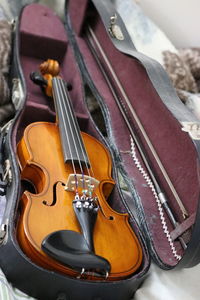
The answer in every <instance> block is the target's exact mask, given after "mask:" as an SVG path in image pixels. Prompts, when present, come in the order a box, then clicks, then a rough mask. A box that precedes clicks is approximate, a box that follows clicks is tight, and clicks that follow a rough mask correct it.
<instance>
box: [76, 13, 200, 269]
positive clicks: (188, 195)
mask: <svg viewBox="0 0 200 300" xmlns="http://www.w3.org/2000/svg"><path fill="white" fill-rule="evenodd" d="M73 13H74V12H73ZM97 20H98V17H97V16H96V28H95V29H94V30H95V33H96V35H97V37H98V39H99V41H100V43H101V46H102V47H103V49H104V51H106V55H107V56H108V59H109V61H110V62H111V63H112V66H113V68H114V70H115V72H116V74H118V78H119V80H120V82H121V84H122V86H123V87H124V90H125V91H126V93H127V96H128V97H129V99H130V101H131V103H132V105H133V107H134V109H135V111H136V113H137V115H138V117H139V119H140V120H141V122H142V124H143V126H144V128H145V130H146V132H147V135H148V137H149V138H150V140H151V142H152V144H153V146H154V148H155V149H156V152H157V153H158V155H159V157H160V159H161V161H162V163H163V166H164V167H165V169H166V171H167V173H168V175H169V177H170V179H171V181H172V182H173V184H174V187H175V189H176V190H177V193H178V195H179V197H180V198H181V200H182V202H183V203H184V205H185V207H186V209H187V210H188V213H189V215H191V214H193V213H195V212H196V209H197V205H198V200H199V178H198V168H199V162H198V160H197V153H196V149H195V147H194V144H193V143H192V141H191V139H190V138H189V136H188V134H187V133H185V132H183V131H182V130H181V125H180V123H179V122H178V121H177V120H176V119H175V118H174V117H173V115H172V114H171V112H170V111H169V110H168V109H167V108H166V107H165V105H164V104H163V103H162V101H161V99H160V98H159V96H158V94H157V93H156V91H155V90H154V88H153V86H152V84H151V82H150V80H149V79H148V76H147V74H146V71H145V70H144V68H143V67H142V66H141V64H140V63H138V62H137V61H136V60H134V59H132V58H130V57H128V56H126V55H124V54H122V53H119V52H118V50H116V49H115V48H114V47H113V45H112V43H111V41H110V39H109V38H108V35H107V33H106V32H105V29H104V26H103V25H102V23H101V21H99V20H98V21H97ZM74 22H75V21H74ZM78 32H81V30H79V31H78ZM77 42H78V44H79V47H80V49H81V52H82V54H83V57H84V60H85V63H86V65H87V68H88V70H89V72H90V75H91V78H92V79H93V81H94V82H95V85H96V87H97V89H98V91H100V94H101V95H102V98H103V99H104V102H105V105H106V106H107V108H108V110H109V117H110V120H109V121H110V125H111V128H112V140H113V141H114V142H115V144H116V146H117V147H118V149H119V151H120V152H121V157H122V159H123V163H124V167H125V169H126V172H127V174H128V176H129V177H130V178H132V180H133V183H134V186H135V187H136V190H137V193H138V195H139V197H140V199H141V202H142V205H143V207H144V210H145V215H146V220H147V224H148V228H149V231H150V236H151V237H152V243H153V244H154V247H155V249H156V252H157V253H158V255H159V257H160V259H161V260H162V261H163V262H164V263H166V264H168V265H172V266H173V265H175V264H176V263H177V260H176V259H175V258H174V256H173V254H172V251H171V249H170V246H169V243H168V241H167V239H166V236H165V234H164V232H163V229H162V225H161V222H160V217H159V214H158V208H157V204H156V202H155V199H154V197H153V196H152V192H151V190H150V189H149V187H148V186H147V183H146V182H145V180H144V178H143V176H142V175H141V173H140V172H139V171H138V169H137V168H136V166H135V165H134V162H133V160H132V158H131V156H130V153H127V151H130V138H129V132H128V130H127V128H126V125H125V123H124V121H123V118H122V116H121V113H120V111H119V110H118V108H117V106H116V105H115V101H114V99H113V96H112V95H111V93H110V90H109V88H108V86H107V85H106V83H105V80H104V78H103V77H102V74H101V72H100V71H98V66H97V64H96V63H95V61H94V59H93V57H92V55H91V53H90V50H89V49H88V47H87V45H86V43H85V41H84V37H81V36H79V37H77ZM122 98H123V97H122ZM180 105H181V104H180ZM132 122H133V124H134V126H135V130H136V131H137V133H138V134H139V135H140V137H141V139H142V140H143V143H144V139H143V137H142V135H141V133H140V130H139V129H138V128H137V125H136V124H135V122H134V120H133V119H132ZM144 147H145V148H146V151H147V152H148V156H149V158H150V159H151V161H152V164H153V168H154V171H155V173H156V175H157V177H158V179H159V183H160V184H161V186H162V188H163V190H164V191H165V193H166V195H167V197H168V200H169V203H170V206H171V208H172V209H173V211H175V212H176V217H177V218H178V220H179V221H180V222H181V220H183V219H182V214H181V211H180V209H179V207H178V205H177V203H176V201H175V200H174V196H173V194H172V192H171V190H170V189H169V187H168V184H167V182H166V181H165V179H164V177H163V175H162V173H161V172H160V170H159V167H158V165H157V163H156V162H155V160H154V158H153V157H152V155H151V153H150V151H149V148H148V147H147V145H146V144H145V143H144ZM137 156H138V157H139V154H137ZM140 161H141V158H140ZM166 220H167V218H166ZM167 222H168V220H167ZM168 227H169V229H170V230H171V231H172V230H173V228H172V226H171V224H170V223H169V222H168ZM175 245H176V247H177V252H178V253H180V254H181V253H182V252H183V251H182V249H181V247H180V245H179V243H178V242H175Z"/></svg>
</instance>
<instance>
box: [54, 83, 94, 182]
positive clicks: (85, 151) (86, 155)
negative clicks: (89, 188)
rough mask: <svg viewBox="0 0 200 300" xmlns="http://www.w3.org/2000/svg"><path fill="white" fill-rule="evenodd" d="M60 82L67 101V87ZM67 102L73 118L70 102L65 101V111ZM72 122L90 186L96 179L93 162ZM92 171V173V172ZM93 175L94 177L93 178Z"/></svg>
mask: <svg viewBox="0 0 200 300" xmlns="http://www.w3.org/2000/svg"><path fill="white" fill-rule="evenodd" d="M59 81H60V82H61V83H62V91H63V94H64V95H65V98H66V99H67V92H66V87H65V85H64V83H63V80H62V79H59ZM66 102H67V106H68V109H69V112H70V114H71V116H73V112H72V108H71V106H70V103H68V101H63V104H64V106H65V109H66ZM72 122H73V125H74V128H75V131H76V135H77V138H78V142H79V146H80V149H81V152H82V155H83V157H84V160H85V165H86V169H87V172H88V175H89V177H90V184H91V180H92V179H91V177H92V176H93V177H94V171H93V168H92V164H91V161H90V159H89V156H88V154H87V150H86V148H85V149H84V148H83V145H84V140H83V139H82V138H81V136H80V134H79V132H78V130H77V126H76V124H75V120H74V118H73V117H72ZM87 160H88V162H89V165H90V169H89V168H88V164H87ZM90 170H91V171H90ZM91 174H92V176H91Z"/></svg>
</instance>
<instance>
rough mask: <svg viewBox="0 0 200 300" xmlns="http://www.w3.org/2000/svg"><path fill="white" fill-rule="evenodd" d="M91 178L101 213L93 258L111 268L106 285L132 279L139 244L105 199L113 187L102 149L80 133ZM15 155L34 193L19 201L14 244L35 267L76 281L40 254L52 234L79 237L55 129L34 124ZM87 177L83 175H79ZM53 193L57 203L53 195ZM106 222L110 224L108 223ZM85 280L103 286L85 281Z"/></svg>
mask: <svg viewBox="0 0 200 300" xmlns="http://www.w3.org/2000/svg"><path fill="white" fill-rule="evenodd" d="M81 136H82V139H83V142H84V145H85V148H86V151H87V155H88V157H89V160H90V164H91V169H92V170H93V176H94V177H95V179H97V180H98V181H99V182H100V184H99V186H98V187H97V188H96V190H95V194H96V196H97V197H98V201H99V205H100V209H99V211H98V216H97V220H96V223H95V228H94V234H93V240H94V250H95V254H97V255H100V256H102V257H104V258H106V259H107V260H108V261H109V263H110V265H111V272H110V274H109V277H108V280H118V279H121V278H125V277H128V276H130V275H131V274H133V273H134V272H135V271H137V269H138V268H139V266H140V264H141V262H142V249H141V246H140V243H139V241H138V239H137V237H136V235H135V233H134V232H133V230H132V228H131V227H130V224H129V222H128V215H127V214H120V213H117V212H116V211H114V210H113V209H112V208H111V207H110V206H109V204H108V202H107V198H108V196H109V194H110V193H111V191H112V189H113V186H114V184H115V183H114V181H113V179H112V178H111V168H112V164H111V158H110V155H109V153H108V151H107V149H106V148H105V147H104V146H103V145H102V144H101V143H100V142H99V141H97V140H96V139H94V138H93V137H92V136H89V135H87V134H86V133H81ZM17 153H18V158H19V163H20V167H21V176H22V179H24V180H28V181H31V182H32V183H33V185H34V187H35V191H36V193H35V194H33V193H30V192H29V191H25V192H24V193H23V196H22V199H21V215H20V218H19V221H18V226H17V238H18V241H19V244H20V246H21V248H22V249H23V251H24V252H25V253H26V255H27V256H28V257H29V258H30V259H31V260H32V261H33V262H35V263H36V264H38V265H40V266H42V267H44V268H46V269H50V270H54V271H57V272H61V273H64V274H67V275H69V276H74V277H76V276H77V275H78V274H77V272H76V271H74V270H72V269H70V268H68V267H66V266H64V265H62V264H61V263H59V262H57V261H56V260H54V259H52V258H51V257H49V256H47V255H46V254H45V253H44V252H43V251H42V249H41V243H42V241H43V239H44V238H45V237H46V236H47V235H48V234H50V233H52V232H54V231H57V230H63V229H66V230H74V231H76V232H81V231H80V226H79V224H78V221H77V218H76V215H75V213H74V210H73V206H72V201H73V200H74V196H75V195H74V192H69V191H66V190H65V189H64V184H65V183H66V181H67V178H68V176H69V174H71V173H73V168H72V164H71V163H64V161H63V154H62V146H61V142H60V136H59V129H58V125H57V124H56V123H55V124H54V123H46V122H37V123H32V124H30V125H29V126H28V127H27V128H26V129H25V131H24V135H23V138H22V139H21V141H20V142H19V144H18V147H17ZM84 172H85V174H86V175H88V173H87V171H86V170H84ZM55 187H56V199H54V198H53V194H55V193H53V189H54V190H55ZM110 217H111V218H110ZM87 279H89V280H90V279H92V280H94V279H95V280H102V279H103V278H101V277H95V276H90V277H88V278H87Z"/></svg>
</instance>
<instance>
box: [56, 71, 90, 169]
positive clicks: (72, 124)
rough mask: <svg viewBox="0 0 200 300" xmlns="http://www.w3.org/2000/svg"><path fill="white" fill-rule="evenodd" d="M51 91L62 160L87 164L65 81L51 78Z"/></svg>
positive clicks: (87, 160)
mask: <svg viewBox="0 0 200 300" xmlns="http://www.w3.org/2000/svg"><path fill="white" fill-rule="evenodd" d="M52 91H53V98H54V102H55V108H56V115H57V119H58V125H59V132H60V138H61V143H62V149H63V158H64V162H65V163H67V162H71V161H73V162H74V163H75V164H76V163H79V164H80V163H81V164H83V165H87V166H89V159H88V156H87V153H86V149H85V146H84V143H83V140H82V137H81V132H80V128H79V125H78V122H77V119H76V117H75V114H74V111H73V108H72V103H71V99H70V96H69V93H68V91H67V87H66V83H65V81H64V80H62V79H61V78H57V77H54V78H53V79H52Z"/></svg>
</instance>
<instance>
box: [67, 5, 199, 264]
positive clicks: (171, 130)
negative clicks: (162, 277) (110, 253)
mask: <svg viewBox="0 0 200 300" xmlns="http://www.w3.org/2000/svg"><path fill="white" fill-rule="evenodd" d="M115 4H116V1H106V0H101V1H97V0H93V1H86V0H85V1H76V2H74V1H66V5H67V10H68V17H70V19H71V20H70V21H69V19H68V22H67V29H68V30H69V31H71V30H74V32H75V35H74V34H71V37H70V39H71V43H72V46H73V47H74V51H75V53H76V55H77V58H78V59H77V60H78V61H79V66H80V70H81V72H82V76H83V78H84V80H85V81H86V82H87V84H88V85H89V86H90V87H91V88H92V89H93V90H94V91H95V93H96V94H97V95H98V96H97V98H98V99H99V104H100V106H101V108H102V111H103V115H104V119H105V123H106V127H107V134H108V137H107V139H108V140H109V143H110V145H111V148H112V151H113V155H114V157H115V158H116V165H117V167H118V170H119V171H120V175H121V176H122V177H123V180H124V181H125V182H126V184H127V186H128V188H129V191H130V192H131V194H132V197H131V198H130V197H128V198H127V202H126V205H127V207H128V209H129V210H131V212H132V213H133V214H134V215H135V216H136V217H137V220H138V223H139V224H140V228H141V230H142V232H143V235H144V237H145V239H146V241H147V244H148V245H149V250H150V252H151V255H152V257H153V258H154V260H156V262H157V264H158V265H159V266H160V267H162V268H165V269H170V268H173V267H176V266H179V267H192V266H194V265H196V264H197V263H198V262H199V260H200V247H199V246H200V238H199V236H200V235H199V230H200V226H199V224H198V223H199V220H198V219H199V218H198V214H199V153H200V152H199V150H200V149H199V147H200V142H199V131H198V129H199V125H200V122H199V120H198V119H197V118H196V117H195V116H194V115H193V114H192V113H191V112H190V111H189V110H188V109H187V108H186V107H185V105H184V104H183V103H182V102H181V101H180V99H179V98H178V97H177V94H176V92H175V90H174V88H173V86H172V84H171V81H170V79H169V77H168V75H167V73H166V72H165V70H164V69H163V67H162V66H161V65H160V64H159V63H158V62H157V61H155V60H153V59H151V58H149V57H147V56H145V55H144V54H142V53H140V52H138V51H137V50H136V49H135V47H134V45H133V42H132V40H131V38H130V36H129V33H128V31H127V28H126V25H125V24H124V22H123V20H122V18H121V17H120V14H119V13H118V11H117V8H116V6H115ZM133 8H134V7H133ZM77 11H80V14H77ZM68 17H67V18H68ZM71 26H72V28H71ZM91 82H92V83H91Z"/></svg>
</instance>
